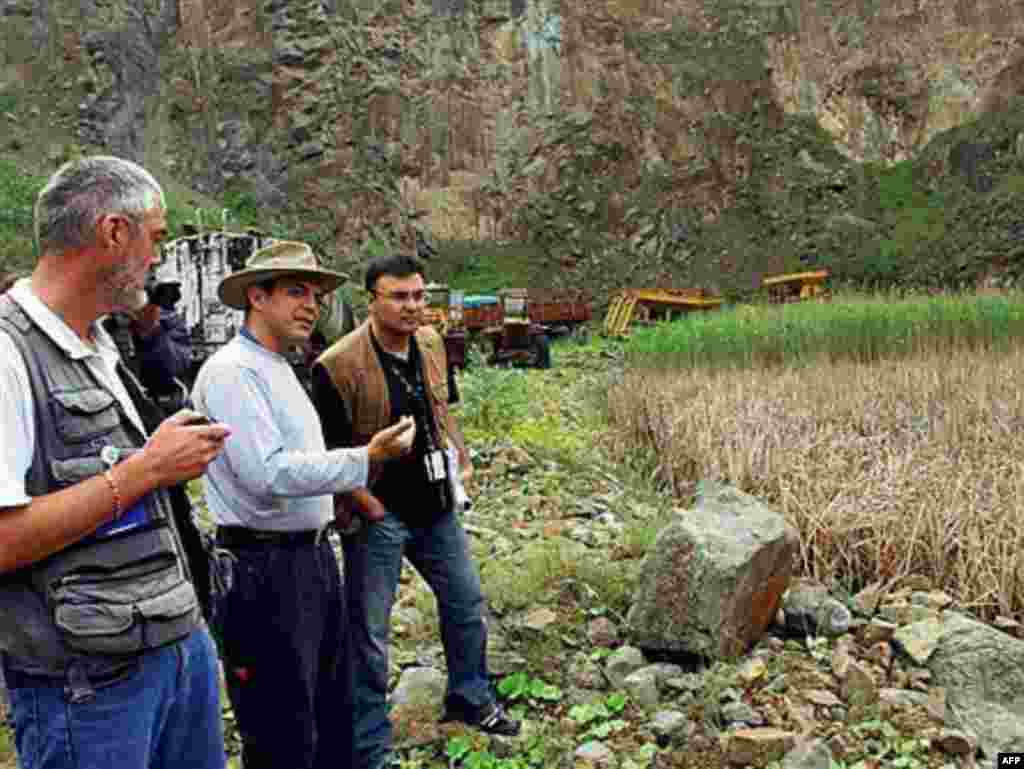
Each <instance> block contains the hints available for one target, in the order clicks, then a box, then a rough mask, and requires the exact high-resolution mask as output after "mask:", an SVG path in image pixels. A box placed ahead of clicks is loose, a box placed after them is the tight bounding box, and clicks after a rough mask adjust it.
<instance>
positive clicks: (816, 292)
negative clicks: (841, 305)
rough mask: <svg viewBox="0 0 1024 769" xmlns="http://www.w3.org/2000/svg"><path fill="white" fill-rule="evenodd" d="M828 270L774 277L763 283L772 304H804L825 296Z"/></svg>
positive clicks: (765, 279)
mask: <svg viewBox="0 0 1024 769" xmlns="http://www.w3.org/2000/svg"><path fill="white" fill-rule="evenodd" d="M827 278H828V270H809V271H807V272H789V273H786V274H784V275H772V276H771V277H768V278H764V279H763V280H762V281H761V286H762V287H763V288H765V289H766V290H767V291H768V298H769V300H770V301H772V302H779V303H784V302H802V301H804V300H805V299H816V298H819V297H824V296H825V280H826V279H827Z"/></svg>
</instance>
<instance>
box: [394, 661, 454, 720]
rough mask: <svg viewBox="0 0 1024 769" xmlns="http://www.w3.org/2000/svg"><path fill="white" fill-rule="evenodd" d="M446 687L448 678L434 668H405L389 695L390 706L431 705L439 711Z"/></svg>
mask: <svg viewBox="0 0 1024 769" xmlns="http://www.w3.org/2000/svg"><path fill="white" fill-rule="evenodd" d="M447 686H448V677H447V676H446V675H445V674H444V673H442V672H441V671H440V670H437V669H436V668H406V669H405V670H403V671H402V677H401V678H400V679H399V681H398V685H397V686H396V687H395V690H394V691H393V692H392V693H391V704H392V705H394V706H395V707H397V706H399V705H415V706H420V705H431V706H437V708H438V710H440V709H441V706H442V704H443V702H444V693H445V689H446V687H447Z"/></svg>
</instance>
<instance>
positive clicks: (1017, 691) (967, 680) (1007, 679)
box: [928, 612, 1024, 757]
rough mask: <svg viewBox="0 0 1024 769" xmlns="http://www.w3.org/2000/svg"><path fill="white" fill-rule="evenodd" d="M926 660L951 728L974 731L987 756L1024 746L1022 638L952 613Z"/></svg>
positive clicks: (1023, 659)
mask: <svg viewBox="0 0 1024 769" xmlns="http://www.w3.org/2000/svg"><path fill="white" fill-rule="evenodd" d="M942 624H943V631H942V634H941V636H940V638H939V641H938V645H937V647H936V648H935V649H934V651H933V652H932V654H931V656H930V658H929V660H928V668H929V670H931V672H932V680H933V681H934V683H935V685H937V686H941V687H943V688H944V689H945V690H946V702H947V718H946V721H947V723H948V724H949V726H950V727H951V728H954V729H959V730H961V731H964V732H967V733H970V734H974V735H976V736H977V739H978V745H979V747H980V748H981V749H982V750H983V751H984V753H985V754H986V755H987V756H990V757H994V756H995V755H996V754H997V753H999V752H1000V751H1003V752H1007V751H1013V750H1019V749H1020V747H1021V746H1022V745H1024V641H1019V640H1017V639H1015V638H1011V637H1010V636H1008V635H1006V634H1005V633H1003V632H1001V631H999V630H996V629H995V628H992V627H989V626H988V625H985V624H983V623H981V622H977V621H975V620H973V619H969V618H967V617H965V616H963V615H961V614H958V613H956V612H947V613H946V614H945V615H944V616H943V623H942Z"/></svg>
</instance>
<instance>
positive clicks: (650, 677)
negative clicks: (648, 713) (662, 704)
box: [622, 668, 660, 707]
mask: <svg viewBox="0 0 1024 769" xmlns="http://www.w3.org/2000/svg"><path fill="white" fill-rule="evenodd" d="M622 688H623V689H625V690H626V691H627V692H628V693H629V696H630V699H632V700H633V701H634V702H636V703H637V704H638V705H641V706H642V707H650V706H651V705H657V704H658V702H659V700H660V696H659V695H658V679H657V676H656V675H655V673H654V671H653V670H651V669H650V668H642V669H640V670H637V671H635V672H633V673H630V674H629V675H628V676H626V678H625V679H624V680H623V681H622Z"/></svg>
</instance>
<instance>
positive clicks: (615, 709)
mask: <svg viewBox="0 0 1024 769" xmlns="http://www.w3.org/2000/svg"><path fill="white" fill-rule="evenodd" d="M627 702H628V699H627V697H626V695H624V694H622V693H619V692H616V693H614V694H609V695H608V696H607V697H606V698H605V699H603V700H598V701H597V702H589V703H584V704H582V705H573V706H572V707H571V708H569V718H570V719H571V720H573V721H575V722H576V723H577V724H579V725H580V726H584V727H587V730H586V731H585V732H584V733H583V735H582V736H583V738H584V739H598V740H602V739H604V738H606V737H608V736H609V735H610V734H614V733H615V732H619V731H622V730H623V729H625V728H626V722H625V721H623V720H622V719H621V718H616V716H619V715H621V714H622V712H623V710H625V708H626V703H627Z"/></svg>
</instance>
